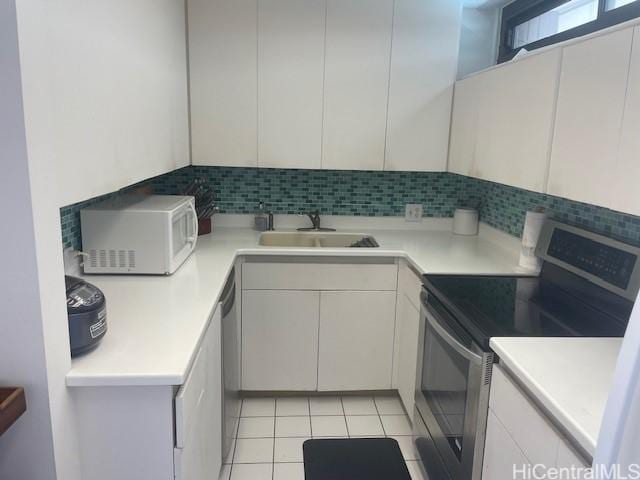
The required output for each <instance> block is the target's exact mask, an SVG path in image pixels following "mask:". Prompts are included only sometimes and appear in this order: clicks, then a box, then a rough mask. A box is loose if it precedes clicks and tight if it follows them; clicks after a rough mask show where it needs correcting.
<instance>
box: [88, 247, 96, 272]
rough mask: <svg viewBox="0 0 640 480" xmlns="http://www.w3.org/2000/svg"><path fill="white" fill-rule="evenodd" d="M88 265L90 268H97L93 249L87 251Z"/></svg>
mask: <svg viewBox="0 0 640 480" xmlns="http://www.w3.org/2000/svg"><path fill="white" fill-rule="evenodd" d="M89 265H91V267H92V268H96V267H97V266H98V252H97V251H96V250H95V249H93V250H89Z"/></svg>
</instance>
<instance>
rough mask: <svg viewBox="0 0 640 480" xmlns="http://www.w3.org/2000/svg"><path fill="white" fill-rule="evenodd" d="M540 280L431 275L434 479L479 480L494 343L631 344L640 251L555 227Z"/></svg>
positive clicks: (419, 430)
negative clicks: (613, 340) (565, 340)
mask: <svg viewBox="0 0 640 480" xmlns="http://www.w3.org/2000/svg"><path fill="white" fill-rule="evenodd" d="M536 254H537V255H538V256H539V257H541V258H542V259H543V260H544V264H543V269H542V272H541V274H540V276H539V277H536V278H533V277H524V276H502V277H496V276H455V275H425V276H424V277H423V284H424V288H423V292H422V319H421V325H420V338H421V339H422V341H421V345H420V352H419V357H418V358H419V359H422V362H421V365H420V368H419V375H418V379H417V383H418V387H419V388H418V389H417V391H416V408H417V415H416V418H415V432H414V434H415V435H414V436H415V437H416V446H417V448H418V451H419V452H420V455H421V457H422V459H423V462H424V465H425V469H426V470H427V473H428V474H429V476H430V478H437V479H441V478H442V479H445V478H449V479H453V480H470V479H471V480H479V479H480V478H481V476H482V459H483V454H484V441H485V431H486V423H487V410H488V404H489V390H490V386H491V369H492V365H493V362H494V353H493V352H492V351H491V349H490V348H489V341H490V339H491V338H492V337H510V336H525V337H539V336H548V337H562V336H566V337H576V336H580V337H621V336H624V332H625V329H626V325H627V321H628V319H629V315H630V314H631V309H632V307H633V300H634V299H635V298H636V295H637V293H638V289H639V287H640V261H639V260H638V259H639V257H640V248H637V247H634V246H631V245H627V244H624V243H621V242H618V241H615V240H612V239H610V238H607V237H604V236H601V235H597V234H594V233H591V232H587V231H585V230H581V229H578V228H576V227H572V226H569V225H564V224H561V223H558V222H555V221H548V222H547V224H546V225H545V227H544V229H543V232H542V234H541V237H540V241H539V243H538V247H537V249H536Z"/></svg>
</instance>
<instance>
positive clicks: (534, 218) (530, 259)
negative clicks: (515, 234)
mask: <svg viewBox="0 0 640 480" xmlns="http://www.w3.org/2000/svg"><path fill="white" fill-rule="evenodd" d="M546 219H547V213H546V212H544V211H542V212H527V216H526V217H525V220H524V230H523V231H522V248H521V250H520V262H519V266H520V267H521V268H523V269H524V270H527V271H530V272H539V271H540V269H541V268H542V260H541V259H539V258H538V257H536V253H535V252H536V245H537V244H538V238H540V232H541V231H542V226H543V225H544V222H545V220H546Z"/></svg>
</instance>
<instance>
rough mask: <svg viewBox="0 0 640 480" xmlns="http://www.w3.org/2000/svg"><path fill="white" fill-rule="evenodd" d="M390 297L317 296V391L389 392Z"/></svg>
mask: <svg viewBox="0 0 640 480" xmlns="http://www.w3.org/2000/svg"><path fill="white" fill-rule="evenodd" d="M395 297H396V294H395V292H392V291H390V292H322V293H321V294H320V347H319V350H320V351H319V362H318V390H320V391H336V390H386V389H389V388H391V368H392V365H391V364H392V357H393V330H394V323H395Z"/></svg>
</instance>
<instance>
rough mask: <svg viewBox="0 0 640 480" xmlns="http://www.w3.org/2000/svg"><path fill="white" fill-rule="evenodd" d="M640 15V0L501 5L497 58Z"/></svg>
mask: <svg viewBox="0 0 640 480" xmlns="http://www.w3.org/2000/svg"><path fill="white" fill-rule="evenodd" d="M635 17H640V0H516V1H514V2H512V3H510V4H509V5H507V6H506V7H504V8H503V9H502V28H501V32H500V52H499V58H498V62H505V61H507V60H510V59H511V58H513V56H514V55H515V54H516V53H518V51H519V50H520V49H521V48H526V49H527V50H535V49H536V48H540V47H544V46H547V45H551V44H554V43H558V42H562V41H564V40H568V39H570V38H575V37H579V36H581V35H586V34H588V33H591V32H595V31H597V30H601V29H603V28H607V27H610V26H612V25H615V24H617V23H622V22H624V21H626V20H630V19H632V18H635Z"/></svg>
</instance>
